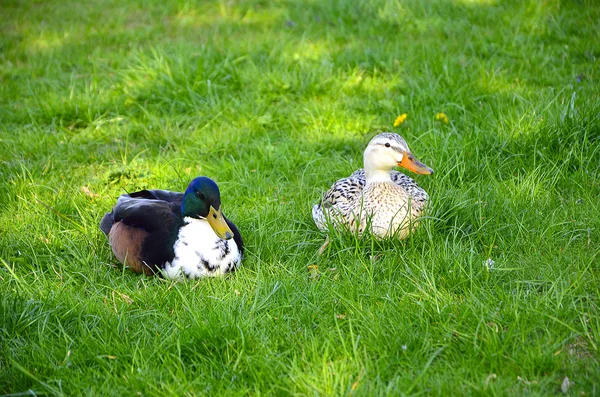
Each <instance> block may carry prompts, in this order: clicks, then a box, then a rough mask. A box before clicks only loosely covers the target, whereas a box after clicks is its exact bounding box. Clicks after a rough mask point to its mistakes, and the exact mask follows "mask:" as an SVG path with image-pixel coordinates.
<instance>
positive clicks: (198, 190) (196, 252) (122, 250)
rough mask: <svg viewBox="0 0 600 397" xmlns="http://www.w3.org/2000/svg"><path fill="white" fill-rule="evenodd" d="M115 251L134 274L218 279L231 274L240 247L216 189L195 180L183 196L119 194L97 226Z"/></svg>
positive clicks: (164, 192)
mask: <svg viewBox="0 0 600 397" xmlns="http://www.w3.org/2000/svg"><path fill="white" fill-rule="evenodd" d="M100 229H101V230H102V231H103V232H104V233H105V234H106V235H107V236H108V242H109V244H110V246H111V248H112V251H113V253H114V254H115V256H116V257H117V259H118V260H119V262H121V263H123V264H124V265H127V266H128V267H130V268H131V269H132V270H133V271H135V272H136V273H145V274H147V275H151V274H155V273H159V274H161V275H162V276H164V277H166V278H184V277H185V278H200V277H206V276H218V275H222V274H225V273H227V272H231V271H233V270H235V269H236V268H237V267H238V265H239V264H240V262H241V260H242V256H243V254H244V245H243V242H242V236H241V235H240V232H239V231H238V229H237V227H236V226H235V225H234V224H233V223H232V222H231V221H229V220H228V219H227V218H226V217H225V215H223V213H222V212H221V195H220V192H219V187H218V186H217V184H216V183H215V182H214V181H213V180H212V179H210V178H207V177H198V178H195V179H194V180H193V181H192V182H190V184H189V186H188V187H187V189H186V191H185V193H179V192H170V191H168V190H142V191H139V192H135V193H129V194H123V195H121V196H120V197H119V198H118V200H117V204H116V205H115V207H114V208H113V210H112V211H111V212H107V213H106V214H105V215H104V217H103V218H102V221H101V222H100Z"/></svg>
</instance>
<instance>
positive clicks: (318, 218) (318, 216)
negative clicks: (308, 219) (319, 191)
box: [312, 203, 327, 231]
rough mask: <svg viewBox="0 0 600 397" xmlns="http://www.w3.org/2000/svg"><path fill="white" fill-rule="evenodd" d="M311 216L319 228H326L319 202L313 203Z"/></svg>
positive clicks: (325, 220)
mask: <svg viewBox="0 0 600 397" xmlns="http://www.w3.org/2000/svg"><path fill="white" fill-rule="evenodd" d="M312 217H313V220H314V221H315V225H317V228H319V230H321V231H324V230H327V218H326V217H325V212H324V211H323V207H322V206H321V204H320V203H319V204H315V205H313V207H312Z"/></svg>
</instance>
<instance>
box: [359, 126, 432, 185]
mask: <svg viewBox="0 0 600 397" xmlns="http://www.w3.org/2000/svg"><path fill="white" fill-rule="evenodd" d="M364 161H365V171H366V173H367V180H368V179H369V176H371V177H372V178H373V177H376V176H378V175H381V176H383V175H387V178H389V173H390V171H391V170H392V168H394V167H396V166H398V167H404V168H406V169H408V170H410V171H412V172H415V173H417V174H433V170H432V169H431V168H429V167H428V166H426V165H425V164H423V163H421V162H420V161H419V160H417V158H416V157H415V156H414V155H413V154H412V152H411V151H410V149H409V148H408V145H407V144H406V141H405V140H404V138H402V137H401V136H400V135H398V134H394V133H391V132H384V133H382V134H379V135H376V136H375V137H373V139H371V141H370V142H369V145H367V148H366V149H365V155H364ZM372 178H371V179H372Z"/></svg>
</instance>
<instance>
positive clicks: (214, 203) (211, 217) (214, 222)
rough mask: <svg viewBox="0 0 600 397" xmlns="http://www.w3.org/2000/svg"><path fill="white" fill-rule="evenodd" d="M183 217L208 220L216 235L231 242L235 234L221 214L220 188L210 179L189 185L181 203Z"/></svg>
mask: <svg viewBox="0 0 600 397" xmlns="http://www.w3.org/2000/svg"><path fill="white" fill-rule="evenodd" d="M181 215H183V216H189V217H192V218H198V219H206V220H207V221H208V223H209V224H210V226H211V227H212V229H213V230H214V231H215V234H216V235H217V236H219V237H220V238H222V239H225V240H229V239H230V238H232V237H233V232H232V231H231V229H230V228H229V226H228V225H227V222H225V218H223V214H222V213H221V193H220V192H219V186H217V184H216V183H215V182H214V181H213V180H212V179H210V178H207V177H205V176H200V177H198V178H195V179H194V180H193V181H192V182H190V184H189V185H188V187H187V189H186V190H185V193H184V194H183V200H182V202H181Z"/></svg>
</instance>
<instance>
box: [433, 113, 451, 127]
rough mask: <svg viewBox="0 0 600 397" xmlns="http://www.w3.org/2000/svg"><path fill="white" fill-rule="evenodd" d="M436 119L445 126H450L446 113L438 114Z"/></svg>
mask: <svg viewBox="0 0 600 397" xmlns="http://www.w3.org/2000/svg"><path fill="white" fill-rule="evenodd" d="M435 119H436V120H437V121H441V122H442V123H444V124H448V123H449V121H448V116H446V114H445V113H438V114H436V115H435Z"/></svg>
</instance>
